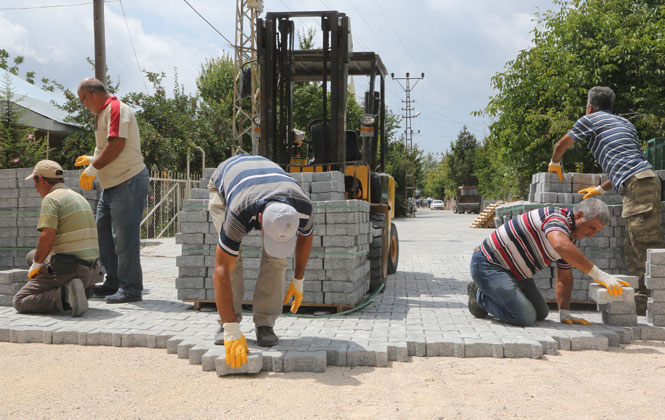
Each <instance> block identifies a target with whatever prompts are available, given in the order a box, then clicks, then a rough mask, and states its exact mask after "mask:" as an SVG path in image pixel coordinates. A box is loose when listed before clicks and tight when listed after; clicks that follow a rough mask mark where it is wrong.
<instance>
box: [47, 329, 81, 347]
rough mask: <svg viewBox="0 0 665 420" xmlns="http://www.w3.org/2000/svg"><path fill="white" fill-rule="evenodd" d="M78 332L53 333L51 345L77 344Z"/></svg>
mask: <svg viewBox="0 0 665 420" xmlns="http://www.w3.org/2000/svg"><path fill="white" fill-rule="evenodd" d="M78 343H79V333H78V331H67V330H65V331H53V344H78Z"/></svg>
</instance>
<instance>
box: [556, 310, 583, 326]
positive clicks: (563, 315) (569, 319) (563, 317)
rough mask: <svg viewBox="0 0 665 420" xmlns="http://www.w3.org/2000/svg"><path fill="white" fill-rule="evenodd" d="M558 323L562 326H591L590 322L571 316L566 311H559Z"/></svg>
mask: <svg viewBox="0 0 665 420" xmlns="http://www.w3.org/2000/svg"><path fill="white" fill-rule="evenodd" d="M559 321H561V323H562V324H568V325H572V324H579V325H591V322H589V321H587V320H586V319H582V318H577V317H575V316H572V315H571V314H570V312H569V311H568V310H567V309H560V310H559Z"/></svg>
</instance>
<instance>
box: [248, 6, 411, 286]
mask: <svg viewBox="0 0 665 420" xmlns="http://www.w3.org/2000/svg"><path fill="white" fill-rule="evenodd" d="M294 18H314V19H317V20H320V22H321V27H320V28H321V33H322V35H323V43H322V48H321V49H312V50H296V49H294V43H295V29H294V28H295V25H294ZM256 43H257V56H258V62H259V69H260V70H259V73H260V77H259V80H260V86H261V88H260V95H259V100H260V104H261V114H260V116H256V117H255V121H254V122H255V124H256V125H258V126H260V132H261V134H260V141H259V154H260V155H262V156H265V157H267V158H269V159H271V160H272V161H274V162H276V163H278V164H280V165H282V166H283V167H284V168H285V169H286V171H287V172H325V171H340V172H342V173H343V174H344V175H345V193H346V199H348V200H350V199H358V200H363V201H366V202H369V203H370V220H371V224H372V235H373V238H372V241H371V244H370V252H369V258H370V267H371V276H370V288H371V289H375V288H377V287H379V286H380V285H382V284H384V283H385V280H386V276H387V275H388V274H392V273H395V272H396V271H397V264H398V260H399V239H398V235H397V228H396V227H395V224H394V223H392V219H393V218H394V217H395V180H394V178H393V177H392V176H390V175H388V174H386V173H385V172H384V170H385V155H386V151H387V147H388V145H387V143H388V141H387V138H386V136H385V119H386V104H385V93H386V91H385V78H386V76H387V75H388V72H387V71H386V68H385V66H384V65H383V62H382V61H381V58H380V57H379V55H378V54H376V53H374V52H354V51H353V49H352V47H351V45H352V43H351V32H350V22H349V17H348V16H346V15H345V14H344V13H340V12H337V11H321V12H316V11H311V12H310V11H307V12H284V13H267V14H266V17H265V18H263V19H258V20H257V37H256ZM349 76H367V77H368V79H369V80H368V83H369V87H368V91H367V92H366V93H365V110H364V112H365V113H364V114H363V115H362V116H361V117H360V130H359V131H355V130H349V129H347V121H346V103H347V94H348V86H347V83H348V78H349ZM297 82H316V83H321V87H322V89H321V90H322V109H321V114H320V115H321V117H320V118H317V119H314V120H312V121H310V122H309V124H308V127H307V132H306V133H303V132H301V131H299V130H297V129H295V127H294V126H293V125H294V124H293V98H292V84H293V83H297ZM377 84H378V89H377ZM307 136H309V137H308V138H306V137H307Z"/></svg>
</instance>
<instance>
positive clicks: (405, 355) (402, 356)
mask: <svg viewBox="0 0 665 420" xmlns="http://www.w3.org/2000/svg"><path fill="white" fill-rule="evenodd" d="M388 360H389V361H393V362H408V361H409V351H408V349H407V348H406V344H404V345H388Z"/></svg>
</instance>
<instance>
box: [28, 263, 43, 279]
mask: <svg viewBox="0 0 665 420" xmlns="http://www.w3.org/2000/svg"><path fill="white" fill-rule="evenodd" d="M43 266H44V264H43V263H38V262H34V261H33V262H32V265H31V266H30V270H28V278H29V279H30V280H32V279H34V278H35V277H37V275H38V274H39V272H40V271H42V267H43Z"/></svg>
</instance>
